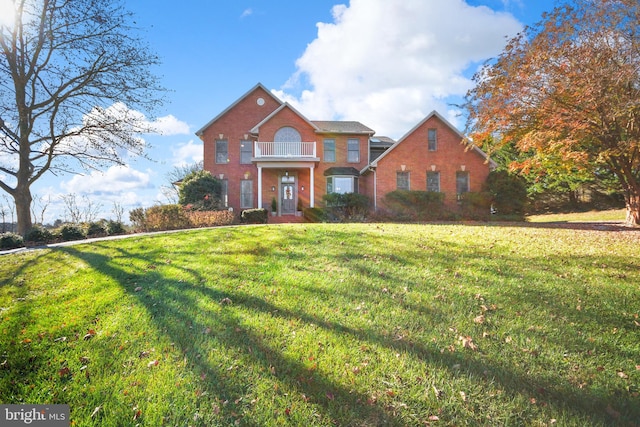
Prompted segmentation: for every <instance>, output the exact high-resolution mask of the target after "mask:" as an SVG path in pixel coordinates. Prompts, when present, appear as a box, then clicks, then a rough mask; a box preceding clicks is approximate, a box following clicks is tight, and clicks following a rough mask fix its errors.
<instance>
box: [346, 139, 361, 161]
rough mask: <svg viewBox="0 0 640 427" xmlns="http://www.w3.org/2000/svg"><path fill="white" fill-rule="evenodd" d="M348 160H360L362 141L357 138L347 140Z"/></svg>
mask: <svg viewBox="0 0 640 427" xmlns="http://www.w3.org/2000/svg"><path fill="white" fill-rule="evenodd" d="M347 162H349V163H358V162H360V141H359V140H358V139H357V138H349V139H348V140H347Z"/></svg>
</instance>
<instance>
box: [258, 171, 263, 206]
mask: <svg viewBox="0 0 640 427" xmlns="http://www.w3.org/2000/svg"><path fill="white" fill-rule="evenodd" d="M258 209H262V166H258Z"/></svg>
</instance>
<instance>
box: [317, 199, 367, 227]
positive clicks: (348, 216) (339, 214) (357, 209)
mask: <svg viewBox="0 0 640 427" xmlns="http://www.w3.org/2000/svg"><path fill="white" fill-rule="evenodd" d="M322 199H323V200H324V202H325V205H326V210H325V212H326V218H327V219H328V220H329V221H338V222H345V221H364V220H365V219H366V216H367V214H368V213H369V198H368V197H367V196H364V195H362V194H358V193H344V194H338V193H329V194H325V195H324V196H322Z"/></svg>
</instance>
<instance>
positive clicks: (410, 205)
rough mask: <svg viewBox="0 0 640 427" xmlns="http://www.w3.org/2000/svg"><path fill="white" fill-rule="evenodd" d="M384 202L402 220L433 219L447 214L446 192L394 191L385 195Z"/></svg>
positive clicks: (392, 213)
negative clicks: (445, 204)
mask: <svg viewBox="0 0 640 427" xmlns="http://www.w3.org/2000/svg"><path fill="white" fill-rule="evenodd" d="M384 204H385V206H386V207H387V209H389V211H390V213H391V215H392V216H394V217H396V218H397V219H401V220H411V221H432V220H436V219H443V217H444V216H446V215H445V206H444V193H438V192H434V191H409V190H396V191H392V192H390V193H387V194H386V195H385V197H384Z"/></svg>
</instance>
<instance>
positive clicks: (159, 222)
mask: <svg viewBox="0 0 640 427" xmlns="http://www.w3.org/2000/svg"><path fill="white" fill-rule="evenodd" d="M189 225H190V224H189V219H188V218H187V215H186V213H185V211H184V209H183V207H182V206H180V205H158V206H152V207H150V208H147V209H146V210H145V211H144V226H143V229H144V230H147V231H162V230H179V229H182V228H189Z"/></svg>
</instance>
